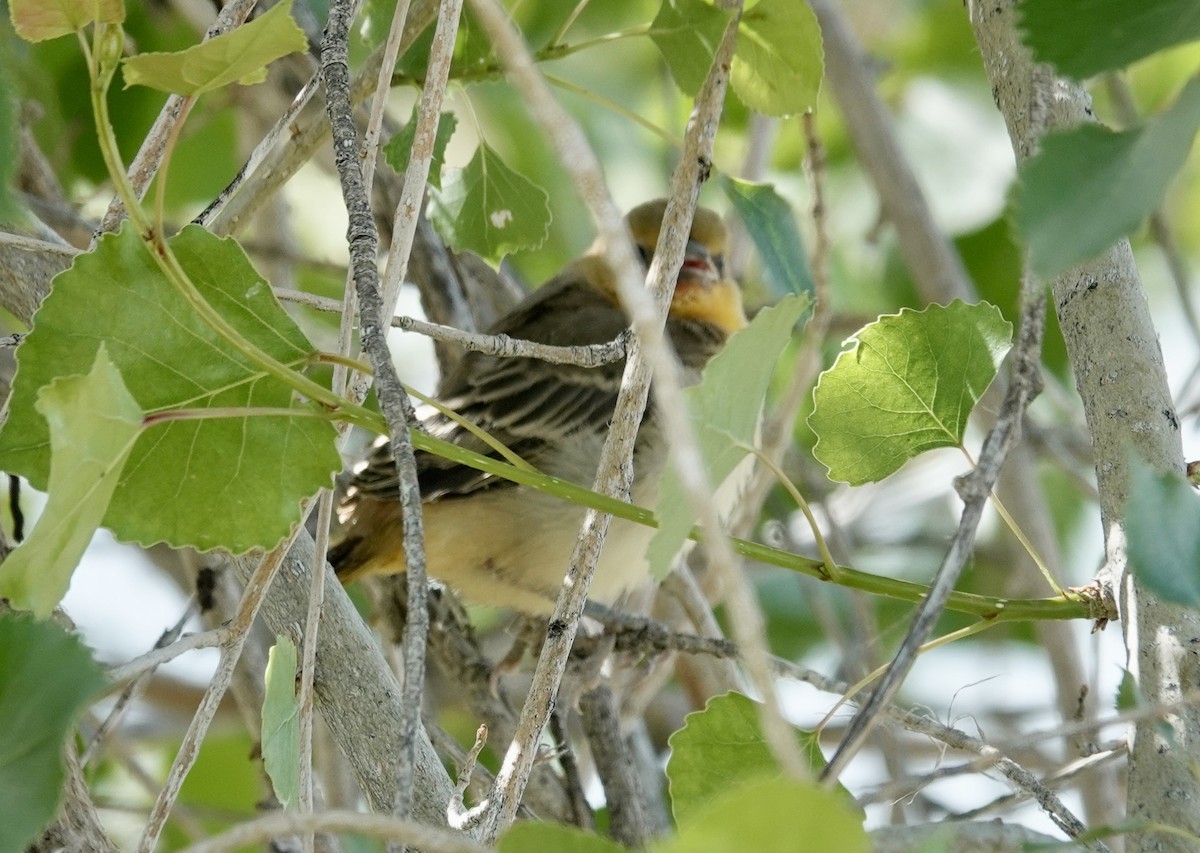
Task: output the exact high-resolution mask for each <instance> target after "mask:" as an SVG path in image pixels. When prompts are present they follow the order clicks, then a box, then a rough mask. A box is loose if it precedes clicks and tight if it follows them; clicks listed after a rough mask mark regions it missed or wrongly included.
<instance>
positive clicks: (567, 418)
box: [330, 199, 746, 613]
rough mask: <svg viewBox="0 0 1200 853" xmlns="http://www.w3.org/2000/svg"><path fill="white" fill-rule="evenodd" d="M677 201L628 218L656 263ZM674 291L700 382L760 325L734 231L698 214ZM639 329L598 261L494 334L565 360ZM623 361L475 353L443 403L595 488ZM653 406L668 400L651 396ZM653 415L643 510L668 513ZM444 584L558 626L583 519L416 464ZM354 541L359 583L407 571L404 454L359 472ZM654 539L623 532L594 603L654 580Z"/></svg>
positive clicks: (616, 528) (565, 507)
mask: <svg viewBox="0 0 1200 853" xmlns="http://www.w3.org/2000/svg"><path fill="white" fill-rule="evenodd" d="M665 210H666V201H665V200H661V199H660V200H658V201H652V202H648V203H646V204H643V205H641V206H640V207H637V208H635V209H634V210H633V211H631V212H630V213H629V215H628V217H627V218H626V221H627V223H628V226H629V230H630V232H631V234H632V236H633V240H634V244H635V245H636V246H637V248H638V250H639V252H640V254H641V257H642V259H643V260H644V261H645V262H646V263H647V264H649V261H650V258H651V257H652V255H653V253H654V248H655V246H656V245H657V243H658V236H659V230H660V229H661V227H662V218H663V213H664V212H665ZM690 238H691V239H690V240H689V241H688V244H687V250H686V255H685V259H684V262H683V266H682V268H681V270H680V272H679V277H678V281H677V283H676V285H675V291H674V296H673V298H672V301H671V307H670V312H669V315H668V318H667V323H666V332H667V334H668V336H669V338H670V340H671V343H672V344H673V345H674V347H675V351H676V352H677V353H678V354H679V358H680V361H681V362H682V364H683V367H684V381H685V382H686V383H688V384H694V383H695V382H697V381H698V380H699V377H700V371H701V370H702V369H703V368H704V365H705V364H706V363H707V362H708V360H709V359H710V358H711V357H712V356H713V355H714V354H715V353H716V352H717V351H719V350H720V349H721V347H722V346H723V345H724V344H725V341H726V340H727V339H728V338H729V336H730V335H731V334H733V333H734V332H735V331H737V330H738V329H740V328H741V327H742V326H744V325H745V324H746V316H745V313H744V312H743V310H742V299H741V291H740V290H739V288H738V286H737V285H736V284H735V283H734V282H733V281H731V280H730V279H729V278H727V277H726V276H725V268H724V258H723V253H724V250H725V244H726V232H725V226H724V224H723V223H722V222H721V219H720V218H719V217H718V216H717V215H716V214H715V213H713V212H712V211H711V210H708V209H706V208H697V210H696V215H695V218H694V220H693V222H692V229H691V234H690ZM627 326H628V320H627V319H626V316H625V314H624V313H623V312H622V310H621V308H620V305H619V303H618V299H617V295H616V279H615V275H614V274H613V272H612V270H611V269H610V268H609V267H608V265H607V264H606V263H605V262H604V260H603V258H602V257H601V254H600V252H599V250H598V249H597V248H596V247H593V248H592V249H591V250H590V251H589V252H588V253H587V254H585V255H583V256H582V257H580V258H578V259H576V260H575V261H572V262H571V263H570V264H568V265H567V267H566V268H565V269H564V270H563V271H562V272H561V273H559V274H558V275H556V276H555V277H554V278H552V279H550V280H549V281H548V282H546V283H545V284H544V285H543V286H542V287H540V288H539V289H537V290H536V291H534V292H533V293H532V294H531V295H530V296H528V297H527V298H526V299H525V300H524V301H522V302H521V303H520V304H519V305H517V306H516V307H515V308H514V309H513V310H512V311H511V312H510V313H509V314H508V315H506V316H505V317H503V318H502V319H500V320H499V321H498V322H497V323H496V324H495V325H494V327H493V328H491V329H489V332H490V333H491V334H506V335H509V336H510V337H513V338H521V339H525V340H531V341H536V342H539V343H544V344H552V345H557V346H573V345H583V344H598V343H605V342H607V341H611V340H613V339H614V338H615V337H616V336H617V335H618V334H620V333H621V332H622V331H623V330H624V329H625V328H626V327H627ZM623 368H624V363H623V362H616V363H613V364H607V365H604V366H601V367H595V368H584V367H576V366H571V365H561V364H550V363H547V362H544V361H540V360H537V359H532V358H498V357H496V356H491V355H483V354H481V353H475V352H472V353H469V354H467V356H466V357H465V358H464V359H463V361H462V362H461V363H460V365H459V366H458V368H457V369H456V370H455V372H454V374H453V375H451V376H449V377H447V379H446V380H445V381H444V382H443V385H442V389H441V392H440V393H439V400H440V401H441V402H442V403H443V404H444V405H445V406H447V407H448V408H450V409H451V410H453V411H455V412H457V413H458V414H459V415H460V416H462V417H463V418H464V419H466V420H469V421H471V422H473V423H475V424H477V425H478V426H480V427H481V428H482V429H483V430H485V431H486V432H488V433H490V434H491V435H492V436H493V437H494V438H496V439H498V440H499V441H500V442H501V443H503V444H504V445H506V446H507V447H509V448H510V449H512V450H513V451H514V452H515V453H517V454H518V455H519V456H521V457H522V458H523V459H525V460H526V461H528V462H529V463H531V464H532V465H533V466H534V467H536V468H538V469H539V470H541V471H542V472H544V473H546V474H551V475H554V476H556V477H560V478H562V479H565V480H570V481H572V482H575V483H578V484H580V485H583V486H590V485H591V483H592V480H593V478H594V477H595V473H596V465H597V461H598V460H599V458H600V450H601V447H602V445H603V443H604V439H605V436H606V435H607V433H608V426H609V421H610V420H611V419H612V414H613V410H614V408H615V405H616V400H617V392H618V389H619V386H620V380H621V374H622V371H623ZM652 396H653V395H652ZM422 425H423V427H424V428H425V429H426V430H428V431H429V432H430V433H431V434H432V435H435V436H438V437H440V438H443V439H445V440H447V441H451V442H454V443H457V444H460V445H462V446H464V447H467V448H470V449H471V450H474V451H477V452H479V453H482V454H487V455H492V456H495V455H497V454H496V453H495V451H494V450H492V449H490V448H489V447H488V446H487V445H486V444H485V443H484V442H482V441H481V440H480V439H479V438H478V437H476V436H475V435H472V434H471V433H470V432H469V431H468V430H466V429H464V428H463V427H462V426H461V425H460V424H457V423H455V422H454V421H453V420H451V419H450V418H448V417H446V416H445V415H443V414H441V413H439V412H431V413H430V415H428V416H427V417H426V416H423V417H422ZM667 441H668V439H667V437H666V436H664V435H663V434H662V430H661V428H660V425H659V418H658V417H656V415H655V413H654V408H653V401H651V405H650V407H649V408H648V410H647V415H646V417H645V419H644V420H643V422H642V425H641V429H640V430H639V432H638V438H637V443H636V445H635V451H634V485H633V490H632V495H631V499H632V501H633V502H634V503H636V504H640V505H643V506H646V505H651V506H652V505H653V504H654V502H655V500H656V497H657V484H658V481H659V479H660V476H661V474H662V472H663V469H664V467H665V465H666V458H667ZM417 469H418V480H419V482H420V487H421V497H422V500H423V502H424V505H423V513H424V514H423V518H424V524H425V550H426V559H427V566H428V571H429V574H430V575H431V576H432V577H435V578H437V579H439V580H441V581H443V582H445V583H446V584H448V585H450V586H452V587H455V588H457V589H458V590H459V591H460V592H462V593H463V594H464V595H465V596H466V597H467V598H468V599H470V600H472V601H474V602H477V603H479V604H492V605H499V606H504V607H511V608H514V609H517V610H521V611H524V612H527V613H549V612H550V611H551V609H552V608H553V606H554V601H555V599H556V597H557V595H558V590H559V587H560V586H561V585H562V580H563V576H564V575H565V574H566V570H567V563H568V560H569V559H570V556H571V551H572V549H573V547H574V544H575V539H576V537H577V536H578V533H579V527H580V523H581V522H582V519H583V514H584V509H583V508H582V507H579V506H576V505H574V504H571V503H568V502H565V501H563V500H561V499H560V498H556V497H554V496H552V495H547V494H544V493H542V492H538V491H536V490H534V489H530V488H527V487H524V486H518V485H516V484H514V483H512V482H510V481H508V480H505V479H503V478H500V477H496V476H494V475H490V474H485V473H483V472H481V471H478V470H476V469H474V468H470V467H467V466H465V465H461V464H457V463H454V462H451V461H449V460H447V459H443V458H441V457H438V456H434V455H432V454H428V453H422V452H419V451H418V453H417ZM342 515H343V518H344V519H345V521H346V533H345V536H344V538H343V539H342V541H341V542H340V543H339V544H338V545H337V546H335V547H334V549H333V550H332V551H331V553H330V559H331V561H332V563H333V565H334V566H335V568H336V569H337V572H338V576H339V577H340V578H342V579H343V580H345V581H348V580H352V579H355V578H358V577H362V576H364V575H369V574H388V573H393V572H402V571H404V568H405V566H404V553H403V547H402V544H401V538H402V522H401V512H400V504H399V501H398V499H397V474H396V468H395V463H394V462H393V460H392V457H391V452H390V447H389V446H388V445H387V444H383V445H381V446H379V447H378V448H376V450H375V452H374V453H373V454H372V456H371V458H370V459H369V460H368V461H367V462H366V464H365V466H364V467H363V468H362V469H361V470H359V471H358V472H357V473H356V476H355V479H354V482H353V483H352V485H351V487H350V489H349V491H348V494H347V498H346V501H345V503H344V505H343V513H342ZM652 533H653V531H652V530H650V529H649V528H646V527H644V526H641V525H638V524H634V523H632V522H627V521H623V520H621V519H616V520H614V522H613V525H612V528H611V529H610V531H609V534H608V537H607V539H606V543H605V546H604V550H603V552H602V554H601V557H600V562H599V564H598V565H597V567H596V572H595V575H594V577H593V580H592V586H591V590H590V593H591V597H592V598H593V599H594V600H596V601H599V602H604V603H611V602H612V601H614V600H615V599H616V598H617V597H618V596H619V595H620V594H621V593H622V592H623V591H624V590H625V589H627V588H629V587H631V586H633V585H634V584H636V583H637V582H639V581H640V580H642V579H643V578H645V576H646V574H647V572H648V569H647V566H646V561H645V556H644V555H645V553H646V547H647V545H648V543H649V541H650V537H651V535H652Z"/></svg>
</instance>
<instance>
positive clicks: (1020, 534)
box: [958, 444, 1070, 598]
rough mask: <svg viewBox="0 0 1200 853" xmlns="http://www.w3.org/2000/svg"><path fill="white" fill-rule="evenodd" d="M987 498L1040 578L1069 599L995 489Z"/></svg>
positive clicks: (972, 461) (968, 454) (969, 456)
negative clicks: (1031, 561) (1019, 544)
mask: <svg viewBox="0 0 1200 853" xmlns="http://www.w3.org/2000/svg"><path fill="white" fill-rule="evenodd" d="M958 449H959V450H961V451H962V454H963V456H965V457H967V462H969V463H970V464H971V467H972V468H974V467H976V465H975V459H974V458H973V457H972V456H971V453H970V451H969V450H967V448H966V447H964V446H963V445H961V444H960V445H959V446H958ZM988 498H989V499H990V500H991V503H992V506H994V507H995V508H996V512H998V513H999V514H1000V517H1001V518H1002V519H1004V523H1005V524H1006V525H1007V526H1008V529H1009V530H1011V531H1012V533H1013V536H1016V537H1017V541H1018V542H1020V543H1021V546H1022V547H1023V548H1024V549H1025V552H1026V553H1027V554H1029V558H1030V559H1031V560H1033V564H1034V565H1035V566H1037V568H1038V571H1039V572H1041V573H1042V577H1044V578H1045V579H1046V582H1047V583H1049V584H1050V588H1051V589H1053V590H1054V591H1055V592H1056V593H1058V594H1059V595H1061V596H1062V597H1063V598H1070V593H1068V592H1067V591H1066V590H1065V589H1063V587H1062V584H1060V583H1059V582H1058V581H1057V580H1056V579H1055V577H1054V573H1053V572H1052V571H1050V566H1049V565H1047V564H1046V561H1045V560H1044V559H1043V558H1042V555H1041V552H1039V551H1038V549H1037V546H1035V545H1034V544H1033V542H1031V541H1030V539H1029V537H1028V536H1026V535H1025V531H1024V530H1022V529H1021V525H1020V524H1018V523H1017V520H1016V519H1015V518H1013V517H1012V516H1011V515H1009V513H1008V510H1007V509H1006V508H1005V506H1004V503H1003V502H1002V501H1001V500H1000V496H999V495H998V494H996V490H995V489H991V490H989V491H988Z"/></svg>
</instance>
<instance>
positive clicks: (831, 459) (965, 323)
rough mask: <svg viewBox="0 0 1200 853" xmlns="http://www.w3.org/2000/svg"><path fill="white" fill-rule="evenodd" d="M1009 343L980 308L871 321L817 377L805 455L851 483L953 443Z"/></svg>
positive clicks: (936, 308) (933, 309)
mask: <svg viewBox="0 0 1200 853" xmlns="http://www.w3.org/2000/svg"><path fill="white" fill-rule="evenodd" d="M1011 341H1012V324H1011V323H1009V322H1008V321H1006V320H1005V319H1004V318H1003V317H1002V316H1001V314H1000V311H999V309H997V308H996V307H995V306H993V305H988V304H987V303H980V304H978V305H968V304H967V303H965V302H962V301H959V300H955V301H954V302H952V303H951V304H950V305H948V306H941V305H930V306H929V307H928V308H926V309H924V310H923V311H914V310H912V309H911V308H905V309H904V310H902V311H901V312H900V313H899V314H889V315H887V316H884V317H880V318H879V319H878V320H876V321H875V322H874V323H871V324H870V325H868V326H865V327H863V328H862V329H861V330H860V331H859V332H858V334H857V335H855V336H854V337H852V338H850V339H849V341H848V343H849V344H850V345H851V346H850V349H848V350H846V351H845V352H843V353H841V354H840V355H839V356H838V357H837V360H836V361H835V362H834V364H833V366H832V367H831V368H829V370H826V371H825V372H824V373H822V374H821V377H820V379H819V380H818V381H817V387H816V390H815V391H814V392H813V398H814V403H815V405H814V409H813V413H812V414H811V415H810V416H809V418H808V423H809V426H810V427H811V428H812V430H813V432H814V433H816V435H817V444H816V446H815V447H814V448H813V455H814V456H816V458H817V459H818V460H820V461H821V463H823V464H824V465H825V467H827V468H828V469H829V476H830V478H831V479H833V480H838V481H840V482H844V483H849V484H851V485H860V484H862V483H869V482H874V481H876V480H882V479H883V478H884V477H886V476H888V475H889V474H892V473H894V472H895V471H896V470H898V469H899V468H900V466H901V465H903V464H904V463H905V462H907V461H908V460H909V459H911V458H913V457H914V456H918V455H920V454H921V453H924V452H925V451H927V450H932V449H934V448H937V447H957V446H959V445H960V444H961V443H962V437H963V431H964V430H965V429H966V425H967V417H968V416H969V415H970V414H971V409H972V408H974V406H975V404H976V403H977V402H978V401H979V398H980V397H982V396H983V392H984V391H986V390H987V387H988V386H989V385H991V383H992V380H993V379H995V378H996V371H997V369H998V368H999V366H1000V362H1001V361H1003V359H1004V356H1005V354H1006V353H1007V352H1008V350H1009V348H1010V346H1011Z"/></svg>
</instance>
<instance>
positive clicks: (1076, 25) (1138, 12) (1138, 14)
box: [1020, 0, 1200, 79]
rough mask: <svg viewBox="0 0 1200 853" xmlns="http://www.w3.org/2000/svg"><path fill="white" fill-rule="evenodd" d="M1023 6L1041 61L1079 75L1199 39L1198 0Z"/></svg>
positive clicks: (1028, 2) (1030, 1) (1060, 1)
mask: <svg viewBox="0 0 1200 853" xmlns="http://www.w3.org/2000/svg"><path fill="white" fill-rule="evenodd" d="M1020 8H1021V26H1022V28H1023V29H1024V30H1025V43H1026V44H1027V45H1029V47H1030V48H1031V49H1032V50H1033V54H1034V56H1035V57H1036V58H1037V60H1038V61H1039V62H1049V63H1051V64H1052V65H1054V66H1055V67H1056V68H1057V69H1058V70H1059V72H1060V73H1062V74H1064V75H1066V76H1068V77H1075V78H1078V79H1083V78H1084V77H1091V76H1093V75H1096V74H1100V73H1102V72H1105V71H1113V70H1115V69H1117V68H1121V67H1122V66H1125V65H1129V64H1130V63H1131V62H1135V61H1136V60H1139V59H1142V58H1143V57H1146V56H1149V55H1150V54H1152V53H1156V52H1158V51H1160V50H1163V49H1164V48H1168V47H1171V46H1172V45H1177V44H1183V43H1185V42H1189V41H1194V40H1195V39H1200V5H1198V4H1197V3H1196V2H1195V0H1138V2H1136V3H1130V2H1129V0H1071V1H1070V2H1066V0H1022V2H1021V7H1020Z"/></svg>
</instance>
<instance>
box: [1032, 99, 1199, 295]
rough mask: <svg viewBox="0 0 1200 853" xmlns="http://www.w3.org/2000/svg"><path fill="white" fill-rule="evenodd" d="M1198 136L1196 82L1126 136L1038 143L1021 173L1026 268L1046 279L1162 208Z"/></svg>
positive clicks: (1086, 134)
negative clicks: (1028, 262)
mask: <svg viewBox="0 0 1200 853" xmlns="http://www.w3.org/2000/svg"><path fill="white" fill-rule="evenodd" d="M1198 129H1200V77H1194V78H1192V80H1191V82H1189V83H1188V85H1187V86H1186V88H1184V90H1183V92H1181V93H1180V95H1179V98H1178V99H1177V100H1176V101H1175V103H1174V105H1173V106H1172V107H1171V108H1170V109H1169V110H1167V111H1166V112H1164V113H1163V114H1162V115H1160V116H1157V117H1156V118H1153V119H1151V120H1150V121H1148V122H1146V124H1144V125H1143V126H1141V127H1139V128H1136V129H1134V130H1127V131H1124V132H1121V133H1113V132H1111V131H1109V130H1106V129H1105V128H1103V127H1100V126H1099V125H1085V126H1083V127H1077V128H1075V129H1074V130H1070V131H1066V132H1064V133H1055V134H1051V135H1049V136H1047V137H1046V138H1045V139H1044V140H1042V149H1041V151H1040V152H1038V154H1037V155H1035V156H1034V157H1032V158H1030V159H1029V161H1028V162H1026V163H1025V164H1024V166H1023V167H1022V168H1021V173H1020V174H1021V180H1020V184H1019V185H1018V187H1017V190H1016V209H1017V223H1018V225H1019V226H1020V230H1021V233H1022V236H1023V238H1024V240H1025V243H1026V245H1027V246H1028V247H1029V252H1030V257H1031V262H1032V264H1033V268H1034V270H1035V271H1037V272H1038V273H1039V274H1040V275H1043V276H1046V277H1051V276H1054V275H1057V274H1058V273H1060V272H1062V271H1063V270H1066V269H1069V268H1071V267H1072V266H1075V265H1076V264H1078V263H1081V262H1082V261H1086V260H1088V259H1089V258H1091V257H1094V256H1095V255H1098V254H1099V253H1100V252H1102V251H1104V250H1105V249H1107V248H1108V247H1109V246H1111V245H1112V244H1113V243H1114V242H1116V241H1117V240H1118V239H1120V238H1121V237H1122V236H1124V235H1125V234H1127V233H1129V232H1130V231H1132V230H1133V229H1134V228H1136V227H1137V226H1138V225H1139V224H1140V223H1141V222H1142V221H1143V220H1144V219H1145V218H1146V217H1147V216H1149V215H1150V213H1152V212H1153V211H1154V210H1155V208H1157V207H1158V205H1159V204H1160V203H1161V202H1162V197H1163V194H1164V193H1165V192H1166V190H1167V186H1168V185H1169V184H1170V182H1171V180H1172V179H1173V178H1174V177H1175V174H1176V172H1178V171H1179V170H1180V168H1182V166H1183V164H1184V161H1185V160H1186V159H1187V155H1188V152H1189V151H1190V150H1191V147H1192V142H1193V140H1194V139H1195V136H1196V132H1197V130H1198Z"/></svg>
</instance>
